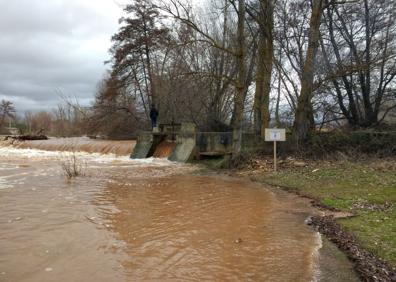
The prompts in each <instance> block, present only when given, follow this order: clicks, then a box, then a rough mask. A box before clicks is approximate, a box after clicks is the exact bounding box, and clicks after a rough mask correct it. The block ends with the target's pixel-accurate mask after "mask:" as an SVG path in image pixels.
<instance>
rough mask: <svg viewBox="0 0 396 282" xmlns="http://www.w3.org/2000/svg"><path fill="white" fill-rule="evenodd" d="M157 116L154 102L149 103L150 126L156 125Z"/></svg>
mask: <svg viewBox="0 0 396 282" xmlns="http://www.w3.org/2000/svg"><path fill="white" fill-rule="evenodd" d="M157 118H158V110H157V109H156V108H155V105H154V104H151V110H150V119H151V127H152V128H154V127H157Z"/></svg>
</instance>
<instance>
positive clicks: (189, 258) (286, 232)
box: [0, 140, 320, 281]
mask: <svg viewBox="0 0 396 282" xmlns="http://www.w3.org/2000/svg"><path fill="white" fill-rule="evenodd" d="M50 141H51V140H50ZM53 142H54V141H52V143H53ZM108 142H110V141H108ZM118 142H119V141H117V142H115V143H116V144H113V145H112V146H113V148H120V147H122V148H124V147H123V146H124V144H122V145H120V143H118ZM50 143H51V142H50ZM52 143H51V144H52ZM55 143H56V142H55ZM121 143H122V142H121ZM31 144H32V143H31ZM31 144H30V145H29V146H32V145H31ZM34 144H35V145H34V146H41V148H45V147H46V146H48V145H44V141H43V143H40V145H37V143H34ZM108 145H109V146H110V144H108ZM168 145H169V144H168ZM168 145H166V146H165V145H164V147H167V146H168ZM50 146H52V145H50ZM78 146H80V145H78ZM19 147H21V146H19ZM80 147H82V146H80ZM30 148H31V147H30ZM47 148H48V147H47ZM89 148H92V147H89ZM56 150H59V147H58V149H56ZM90 150H91V149H90ZM92 150H96V149H92ZM117 150H118V149H117ZM164 150H165V149H164ZM165 151H166V150H165ZM118 152H121V151H118ZM112 153H113V152H112ZM128 154H129V152H128V153H127V154H126V155H128ZM78 159H79V160H80V161H83V162H85V163H86V164H87V168H86V171H85V176H84V177H80V178H76V179H73V180H72V181H66V180H65V178H64V176H62V171H61V170H60V162H61V161H62V153H59V152H46V151H42V150H37V149H21V148H12V147H0V281H312V280H315V275H317V273H316V266H315V265H316V259H317V250H318V248H319V247H320V236H319V235H318V234H317V233H316V232H314V231H313V230H311V229H310V228H309V227H307V226H306V225H305V224H304V220H305V219H306V217H307V215H308V213H309V212H310V210H309V209H308V208H307V207H306V205H305V202H303V201H302V200H301V199H299V198H297V197H294V196H290V195H277V194H274V193H272V192H271V191H269V190H266V189H263V187H261V186H260V185H257V184H254V183H251V182H248V181H244V180H239V179H234V178H229V177H219V176H211V175H196V174H194V172H195V171H196V169H197V168H196V167H195V166H191V165H186V164H183V165H182V164H176V163H171V162H169V161H167V160H161V159H153V158H151V159H144V160H131V159H129V157H128V156H124V157H115V156H114V155H99V154H88V153H79V154H78Z"/></svg>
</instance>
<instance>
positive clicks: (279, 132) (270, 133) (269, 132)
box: [265, 128, 286, 171]
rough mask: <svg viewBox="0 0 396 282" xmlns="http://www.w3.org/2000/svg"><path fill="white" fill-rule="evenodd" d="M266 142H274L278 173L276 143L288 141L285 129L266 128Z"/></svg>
mask: <svg viewBox="0 0 396 282" xmlns="http://www.w3.org/2000/svg"><path fill="white" fill-rule="evenodd" d="M265 141H269V142H274V171H276V142H282V141H286V130H285V129H284V128H266V129H265Z"/></svg>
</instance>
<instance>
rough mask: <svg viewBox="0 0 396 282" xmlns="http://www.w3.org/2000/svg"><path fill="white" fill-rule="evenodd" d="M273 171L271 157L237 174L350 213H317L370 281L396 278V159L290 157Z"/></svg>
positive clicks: (323, 229)
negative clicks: (333, 214) (355, 159)
mask: <svg viewBox="0 0 396 282" xmlns="http://www.w3.org/2000/svg"><path fill="white" fill-rule="evenodd" d="M279 166H280V170H279V171H278V172H277V173H274V172H273V171H272V160H271V159H270V158H265V157H263V158H258V159H254V160H251V161H249V162H248V163H246V164H245V165H244V166H243V167H241V168H239V169H238V170H236V171H233V174H235V175H238V176H243V177H248V178H250V179H252V180H253V181H257V182H260V183H264V184H267V185H271V186H273V187H275V188H278V189H282V190H286V191H289V192H293V193H296V194H298V195H300V196H303V197H307V198H309V199H311V200H312V204H313V205H314V206H317V207H319V208H321V209H327V210H333V211H341V212H343V213H345V214H346V215H347V214H350V216H349V217H346V218H338V219H336V218H334V217H332V216H330V217H328V216H327V217H315V218H313V220H312V223H313V225H315V226H316V227H317V228H318V230H319V231H321V233H322V234H324V235H326V236H327V238H329V239H330V240H331V241H332V242H334V243H335V244H337V245H338V247H339V248H340V249H341V250H343V251H344V252H345V253H346V254H347V256H348V257H349V258H350V259H351V260H352V261H353V262H354V263H355V269H356V270H357V272H358V273H359V275H360V276H361V278H362V279H363V280H365V281H395V279H396V268H395V265H396V236H395V230H396V162H395V160H393V159H388V160H383V159H366V160H360V161H350V160H342V161H340V160H338V161H307V160H295V159H291V158H289V159H284V160H281V161H280V164H279Z"/></svg>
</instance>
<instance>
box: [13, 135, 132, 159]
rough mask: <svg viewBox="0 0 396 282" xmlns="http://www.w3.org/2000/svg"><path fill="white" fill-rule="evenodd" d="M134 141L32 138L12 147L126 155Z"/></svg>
mask: <svg viewBox="0 0 396 282" xmlns="http://www.w3.org/2000/svg"><path fill="white" fill-rule="evenodd" d="M135 143H136V142H135V141H133V140H129V141H109V140H99V139H90V138H88V137H74V138H50V139H49V140H32V141H24V142H18V143H16V144H15V145H14V147H17V148H20V149H39V150H46V151H69V152H71V151H76V152H80V151H81V152H87V153H100V154H115V155H117V156H127V155H130V154H131V153H132V150H133V147H134V146H135Z"/></svg>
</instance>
